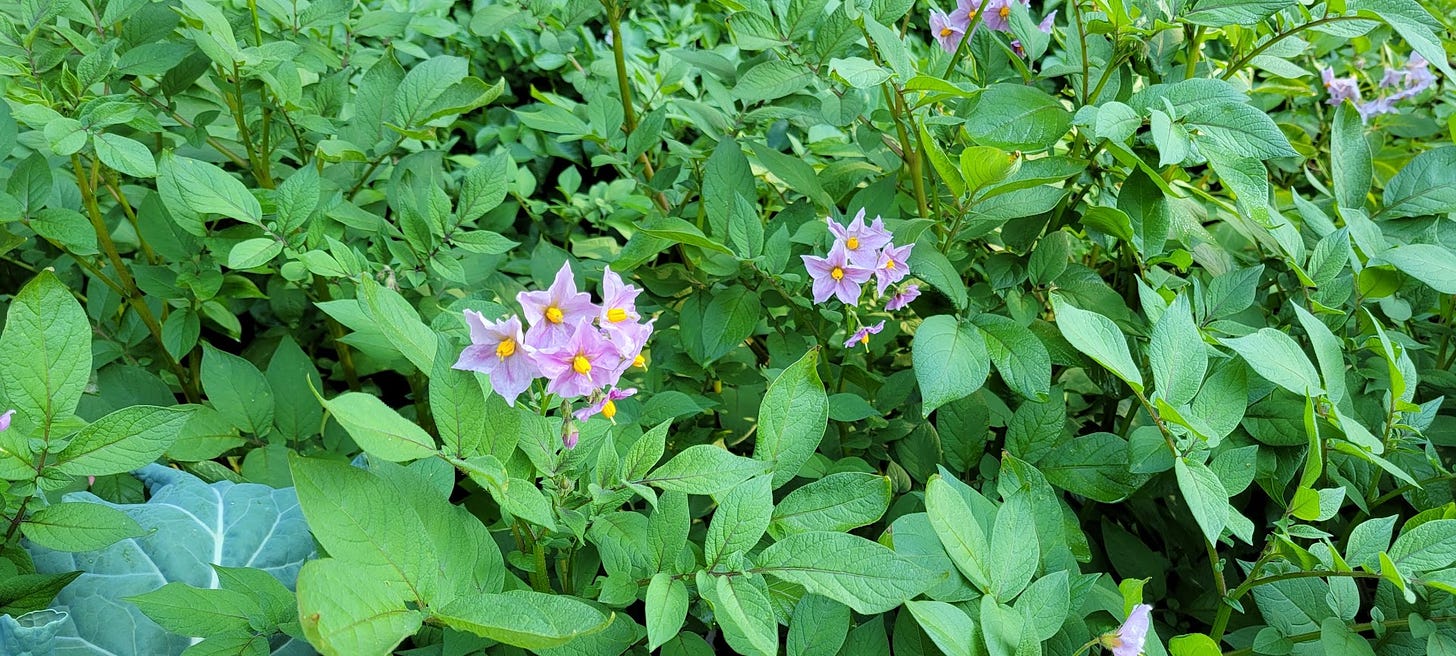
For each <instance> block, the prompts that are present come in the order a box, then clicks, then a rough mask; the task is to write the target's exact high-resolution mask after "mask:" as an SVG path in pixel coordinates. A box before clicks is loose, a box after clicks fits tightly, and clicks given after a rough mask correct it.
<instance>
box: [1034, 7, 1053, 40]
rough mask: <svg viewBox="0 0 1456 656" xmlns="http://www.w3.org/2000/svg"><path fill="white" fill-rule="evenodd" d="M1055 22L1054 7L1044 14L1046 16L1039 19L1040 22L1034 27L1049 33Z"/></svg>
mask: <svg viewBox="0 0 1456 656" xmlns="http://www.w3.org/2000/svg"><path fill="white" fill-rule="evenodd" d="M1056 24H1057V12H1056V10H1055V9H1053V10H1052V13H1050V14H1047V15H1046V18H1043V19H1041V22H1040V23H1038V24H1037V26H1036V29H1038V30H1041V31H1042V32H1043V33H1046V34H1051V33H1052V27H1054V26H1055V25H1056Z"/></svg>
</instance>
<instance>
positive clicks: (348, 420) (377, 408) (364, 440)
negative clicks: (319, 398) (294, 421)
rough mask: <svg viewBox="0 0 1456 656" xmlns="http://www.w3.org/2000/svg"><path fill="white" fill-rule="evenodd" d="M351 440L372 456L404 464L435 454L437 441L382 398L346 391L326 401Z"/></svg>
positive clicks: (329, 409) (330, 412)
mask: <svg viewBox="0 0 1456 656" xmlns="http://www.w3.org/2000/svg"><path fill="white" fill-rule="evenodd" d="M323 404H324V409H325V410H328V412H329V415H331V416H332V417H333V418H334V419H335V420H336V421H338V422H339V425H340V426H343V427H344V430H346V431H349V437H352V438H354V442H356V443H358V445H359V447H360V448H362V449H364V450H365V451H366V452H368V453H369V455H372V456H377V457H379V458H383V459H385V460H388V461H391V462H403V461H406V460H415V459H418V458H428V457H430V456H433V455H435V453H436V449H435V438H433V437H430V434H429V433H426V432H425V429H423V428H420V427H419V426H417V425H415V423H414V422H412V421H410V420H408V419H405V418H404V417H401V416H400V415H399V413H398V412H395V411H394V409H393V408H390V407H389V406H387V405H385V404H384V402H383V401H380V400H379V398H378V397H375V396H373V395H371V394H364V393H362V392H345V393H344V394H340V395H338V396H336V397H334V398H332V399H329V400H327V401H324V402H323Z"/></svg>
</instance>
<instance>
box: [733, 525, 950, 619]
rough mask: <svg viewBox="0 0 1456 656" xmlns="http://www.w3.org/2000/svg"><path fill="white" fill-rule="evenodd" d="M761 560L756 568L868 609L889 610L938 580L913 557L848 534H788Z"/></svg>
mask: <svg viewBox="0 0 1456 656" xmlns="http://www.w3.org/2000/svg"><path fill="white" fill-rule="evenodd" d="M757 563H758V568H757V570H756V571H758V572H762V573H764V574H768V575H771V576H774V577H777V578H779V579H782V580H785V581H789V582H792V583H797V584H799V585H802V586H804V588H805V589H807V590H808V591H809V592H812V593H814V594H820V595H824V596H826V597H829V598H830V599H833V600H835V601H838V602H840V603H842V604H844V605H846V606H849V607H850V608H853V609H854V610H855V612H858V613H865V614H873V613H883V612H885V611H887V610H890V609H892V608H894V607H896V606H899V605H900V604H902V603H905V601H907V600H909V599H911V598H913V597H914V596H915V595H918V594H920V593H921V592H923V591H924V590H925V589H926V588H928V587H930V586H931V585H932V584H934V583H936V581H934V580H933V579H931V577H930V573H929V572H926V571H925V570H924V569H921V568H920V567H919V566H918V565H916V564H915V563H914V562H913V561H912V560H910V559H909V558H906V557H905V556H901V555H899V554H897V553H895V552H894V551H891V550H890V549H889V548H888V547H885V546H883V545H881V544H879V543H878V542H872V541H870V540H866V539H864V538H862V537H858V536H854V535H849V534H847V533H835V532H828V531H816V532H812V533H798V534H795V535H790V536H788V537H786V538H784V539H782V540H779V541H778V542H775V543H773V544H772V545H770V546H769V547H768V548H767V549H764V550H763V552H761V553H760V554H759V556H758V558H757Z"/></svg>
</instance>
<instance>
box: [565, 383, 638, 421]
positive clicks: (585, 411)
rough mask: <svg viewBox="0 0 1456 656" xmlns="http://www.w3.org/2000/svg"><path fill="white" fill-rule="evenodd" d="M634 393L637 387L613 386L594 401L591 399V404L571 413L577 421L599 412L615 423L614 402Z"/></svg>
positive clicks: (615, 405) (589, 417)
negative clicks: (621, 387) (623, 387)
mask: <svg viewBox="0 0 1456 656" xmlns="http://www.w3.org/2000/svg"><path fill="white" fill-rule="evenodd" d="M636 393H637V388H635V387H628V388H627V389H618V388H614V389H612V390H611V391H609V392H607V393H606V394H603V395H602V396H601V397H599V398H598V399H597V400H596V401H593V402H592V404H591V405H589V406H587V407H585V408H582V409H580V410H577V411H576V412H574V413H572V414H573V415H574V416H575V417H576V419H577V421H586V420H588V419H591V418H592V417H593V416H594V415H597V414H600V415H601V416H603V417H606V418H607V419H610V420H611V421H612V423H614V424H615V423H617V419H616V417H617V403H616V402H617V401H621V400H622V399H625V398H627V397H629V396H632V395H633V394H636Z"/></svg>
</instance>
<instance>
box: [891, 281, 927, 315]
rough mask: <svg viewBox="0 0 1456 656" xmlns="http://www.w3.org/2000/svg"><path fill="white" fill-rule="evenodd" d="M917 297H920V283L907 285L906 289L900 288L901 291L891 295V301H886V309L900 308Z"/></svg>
mask: <svg viewBox="0 0 1456 656" xmlns="http://www.w3.org/2000/svg"><path fill="white" fill-rule="evenodd" d="M917 298H920V285H915V284H910V285H905V289H902V290H900V293H898V294H895V295H894V296H891V297H890V301H889V302H888V303H885V309H886V310H899V309H901V308H903V307H905V306H907V305H909V304H910V301H913V300H915V299H917Z"/></svg>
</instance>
